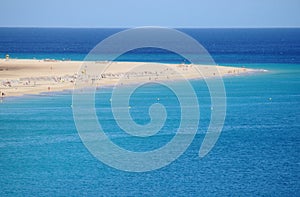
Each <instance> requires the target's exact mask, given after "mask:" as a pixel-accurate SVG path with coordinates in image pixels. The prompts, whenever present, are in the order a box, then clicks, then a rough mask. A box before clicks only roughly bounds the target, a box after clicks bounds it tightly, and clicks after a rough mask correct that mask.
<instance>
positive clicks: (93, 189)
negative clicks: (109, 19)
mask: <svg viewBox="0 0 300 197" xmlns="http://www.w3.org/2000/svg"><path fill="white" fill-rule="evenodd" d="M121 30H122V29H64V28H59V29H55V28H50V29H49V28H0V57H5V55H6V54H7V53H8V54H10V56H11V57H13V58H34V57H35V58H37V59H44V58H54V59H72V60H82V59H84V57H85V56H86V54H87V53H88V52H89V51H90V50H91V49H92V48H93V47H94V46H95V45H96V44H97V43H98V42H100V41H101V40H103V39H105V38H106V37H107V36H109V35H112V34H113V33H116V32H119V31H121ZM182 31H183V32H185V33H187V34H189V35H190V36H192V37H193V38H194V39H196V40H197V41H199V42H200V43H201V44H203V46H204V47H205V48H206V49H207V50H208V52H209V53H210V54H211V55H212V57H213V58H214V60H215V61H216V63H218V64H221V65H230V66H232V65H233V66H245V67H247V68H258V69H266V70H268V72H264V73H255V74H251V75H243V76H235V77H225V78H224V84H225V88H226V96H227V114H226V120H225V124H224V128H223V130H222V133H221V136H220V138H219V139H218V141H217V143H216V145H215V146H214V148H213V149H212V151H211V152H210V153H209V154H208V155H206V156H205V157H204V158H199V156H198V153H199V148H200V146H201V144H202V141H203V137H204V135H205V132H206V130H207V127H208V125H209V120H210V115H211V106H210V97H209V93H208V90H207V87H206V84H205V83H204V82H203V81H199V80H193V81H191V83H192V84H193V87H194V89H195V91H196V93H197V96H198V100H199V103H200V116H201V117H200V126H199V128H198V131H197V135H196V137H195V138H194V140H193V142H192V144H191V145H190V146H189V148H188V149H187V150H186V151H185V153H184V154H183V155H181V156H180V157H179V158H178V159H177V160H175V161H174V162H172V163H171V164H170V165H168V166H165V167H163V168H161V169H158V170H155V171H150V172H144V173H132V172H124V171H120V170H116V169H114V168H111V167H109V166H107V165H105V164H103V163H102V162H100V161H98V160H97V159H96V158H94V157H93V156H92V155H91V153H90V152H89V151H88V150H87V149H86V147H85V146H84V145H83V143H82V141H81V139H80V138H79V135H78V133H77V131H76V127H75V123H74V120H73V113H72V108H71V104H72V93H71V92H70V91H65V92H56V93H47V94H41V95H26V96H22V97H9V98H4V99H3V100H2V102H1V103H0V196H142V195H146V196H216V195H218V196H229V195H233V196H250V195H251V196H257V195H258V196H299V195H300V182H299V180H300V157H299V145H300V136H299V131H300V121H299V120H300V53H299V51H300V36H299V35H300V29H299V28H298V29H182ZM119 60H122V61H156V62H169V63H182V61H183V59H182V58H181V57H179V56H178V55H174V54H172V53H170V52H166V51H161V50H157V49H153V48H152V49H141V50H136V51H134V52H132V53H129V54H126V55H125V56H122V57H121V58H120V59H119ZM111 91H112V89H111V88H101V89H100V90H98V92H97V94H96V103H95V107H96V113H97V115H98V118H99V122H100V123H101V125H102V126H103V128H104V129H105V132H106V135H107V136H109V138H110V139H111V140H112V141H113V142H114V143H116V144H118V145H119V146H121V147H123V148H126V149H128V150H132V151H140V152H143V151H148V150H154V149H157V148H159V147H162V146H163V145H165V144H166V143H167V142H169V141H170V140H171V139H172V137H174V135H175V133H176V129H177V128H178V127H179V118H180V113H181V112H180V107H179V103H178V100H177V98H176V97H175V95H174V94H173V93H172V92H171V91H170V90H168V89H167V88H165V87H163V86H159V85H155V84H149V85H146V86H144V87H141V88H139V89H137V91H136V92H135V93H134V94H133V95H132V97H131V100H130V106H131V109H130V111H131V116H132V117H133V119H134V120H135V121H136V122H137V123H139V124H142V125H144V124H147V123H148V122H149V120H150V119H149V116H148V109H149V106H150V105H151V104H153V103H161V104H163V105H164V106H165V107H166V110H167V112H168V118H167V120H166V122H165V125H164V126H163V128H162V129H161V131H159V132H158V133H157V135H155V136H153V137H149V138H144V139H141V138H137V137H132V136H129V135H128V134H126V133H124V132H123V131H122V130H120V128H118V125H116V122H115V120H114V118H113V117H112V113H111V107H110V102H109V99H110V97H111ZM158 97H159V98H160V100H159V101H158V100H157V98H158Z"/></svg>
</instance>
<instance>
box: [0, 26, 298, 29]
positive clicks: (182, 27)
mask: <svg viewBox="0 0 300 197" xmlns="http://www.w3.org/2000/svg"><path fill="white" fill-rule="evenodd" d="M141 27H162V28H174V29H292V28H293V29H296V28H300V26H266V27H261V26H257V27H255V26H253V27H246V26H232V27H222V26H220V27H218V26H216V27H208V26H202V27H199V26H178V27H171V26H153V25H152V26H151V25H149V26H128V27H126V26H103V27H100V26H99V27H89V26H0V28H41V29H42V28H53V29H55V28H56V29H59V28H61V29H64V28H65V29H132V28H141Z"/></svg>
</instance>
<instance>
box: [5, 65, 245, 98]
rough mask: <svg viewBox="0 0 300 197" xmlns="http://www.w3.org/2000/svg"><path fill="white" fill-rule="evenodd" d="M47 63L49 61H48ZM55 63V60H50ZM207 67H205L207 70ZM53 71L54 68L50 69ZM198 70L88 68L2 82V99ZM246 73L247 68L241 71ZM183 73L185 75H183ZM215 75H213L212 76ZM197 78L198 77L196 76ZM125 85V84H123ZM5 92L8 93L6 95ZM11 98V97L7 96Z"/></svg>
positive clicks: (185, 67) (183, 67)
mask: <svg viewBox="0 0 300 197" xmlns="http://www.w3.org/2000/svg"><path fill="white" fill-rule="evenodd" d="M46 61H47V60H46ZM48 61H53V60H48ZM205 68H206V67H204V69H205ZM50 69H52V66H51V67H50ZM196 70H197V69H196V68H193V65H191V64H190V65H189V64H179V65H177V69H175V70H174V69H171V68H168V67H167V68H159V69H156V70H153V69H152V70H151V69H150V70H136V71H131V72H105V73H102V74H100V75H96V74H93V73H89V72H88V70H87V68H85V69H83V70H82V71H81V72H80V73H78V74H77V73H75V74H72V75H70V74H69V75H64V76H40V77H24V78H19V79H11V80H0V97H1V98H3V97H5V96H6V95H7V94H6V93H7V92H9V91H8V90H9V89H12V88H14V89H18V88H19V87H28V88H30V87H36V86H39V85H45V86H46V87H47V88H46V89H45V91H47V90H48V91H50V90H51V89H52V87H51V86H55V85H57V84H62V83H65V84H66V83H72V84H74V83H75V81H76V80H79V81H83V82H85V83H86V84H87V85H89V84H90V85H96V86H98V85H99V84H101V82H103V81H109V80H116V79H122V80H127V81H128V82H129V81H134V80H142V81H144V80H148V81H157V80H169V79H176V78H178V76H180V75H181V74H184V73H187V74H193V73H197V72H194V71H196ZM241 71H242V72H243V71H246V69H245V68H243V69H242V70H241ZM182 72H183V73H182ZM226 72H227V73H228V74H239V72H240V70H239V69H237V70H235V69H233V70H227V71H226ZM213 75H215V73H213V74H212V76H213ZM195 76H198V75H197V74H195ZM121 84H123V83H121ZM5 90H7V91H6V93H5ZM7 96H9V95H7Z"/></svg>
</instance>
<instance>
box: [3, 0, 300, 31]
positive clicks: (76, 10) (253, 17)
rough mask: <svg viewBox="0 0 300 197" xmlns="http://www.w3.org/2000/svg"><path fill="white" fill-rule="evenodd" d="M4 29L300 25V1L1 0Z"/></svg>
mask: <svg viewBox="0 0 300 197" xmlns="http://www.w3.org/2000/svg"><path fill="white" fill-rule="evenodd" d="M0 8H1V11H0V26H2V27H7V26H10V27H11V26H14V27H20V26H22V27H24V26H25V27H137V26H166V27H291V26H292V27H300V14H299V13H300V0H205V1H204V0H106V1H103V0H84V1H76V0H1V2H0Z"/></svg>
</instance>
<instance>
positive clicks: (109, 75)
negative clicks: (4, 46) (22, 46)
mask: <svg viewBox="0 0 300 197" xmlns="http://www.w3.org/2000/svg"><path fill="white" fill-rule="evenodd" d="M87 64H88V65H87ZM216 68H217V72H218V73H219V76H221V77H229V76H240V75H243V74H250V73H256V72H266V70H261V69H248V68H242V67H232V66H219V65H217V66H212V65H194V64H167V63H153V62H94V61H91V62H83V61H70V60H52V59H44V60H36V59H0V97H1V98H4V97H10V96H22V95H28V94H29V95H35V94H41V93H47V92H60V91H64V90H73V89H74V85H75V82H76V83H77V82H78V81H79V82H82V80H85V81H86V82H85V83H84V85H83V84H79V85H81V87H83V86H84V87H92V86H96V87H106V86H114V85H116V84H118V85H126V84H134V83H141V82H147V81H148V82H153V81H157V82H159V81H177V80H179V79H187V80H191V79H206V78H213V77H215V76H218V73H216ZM199 72H201V73H204V76H201V75H199ZM97 73H98V74H97Z"/></svg>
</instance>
